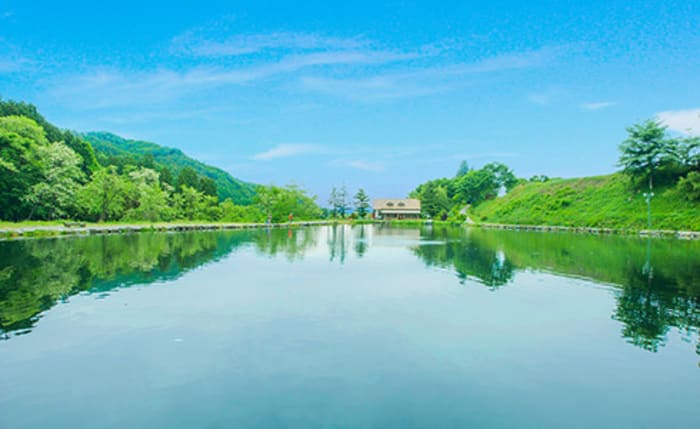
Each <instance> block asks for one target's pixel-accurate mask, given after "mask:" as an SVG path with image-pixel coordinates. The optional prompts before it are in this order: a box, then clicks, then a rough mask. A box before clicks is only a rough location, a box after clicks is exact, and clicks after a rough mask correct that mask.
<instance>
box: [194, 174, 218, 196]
mask: <svg viewBox="0 0 700 429" xmlns="http://www.w3.org/2000/svg"><path fill="white" fill-rule="evenodd" d="M198 189H199V190H200V191H202V193H204V195H209V196H211V197H215V196H216V182H214V180H213V179H210V178H209V177H206V176H202V177H201V178H200V180H199V187H198Z"/></svg>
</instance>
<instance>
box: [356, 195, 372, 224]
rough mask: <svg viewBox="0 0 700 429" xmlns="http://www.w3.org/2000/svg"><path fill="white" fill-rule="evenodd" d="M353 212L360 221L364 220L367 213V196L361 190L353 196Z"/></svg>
mask: <svg viewBox="0 0 700 429" xmlns="http://www.w3.org/2000/svg"><path fill="white" fill-rule="evenodd" d="M355 210H356V211H357V215H358V216H359V217H360V218H361V219H364V218H365V216H367V213H369V196H368V195H367V193H366V192H365V190H364V189H362V188H360V189H359V190H358V191H357V193H356V194H355Z"/></svg>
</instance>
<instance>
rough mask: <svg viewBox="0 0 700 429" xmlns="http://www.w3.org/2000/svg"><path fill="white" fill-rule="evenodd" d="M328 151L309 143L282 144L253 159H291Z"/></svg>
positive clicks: (256, 155) (258, 154)
mask: <svg viewBox="0 0 700 429" xmlns="http://www.w3.org/2000/svg"><path fill="white" fill-rule="evenodd" d="M326 152H327V149H326V148H325V147H324V146H322V145H317V144H308V143H282V144H279V145H277V146H275V147H273V148H271V149H268V150H266V151H264V152H260V153H256V154H255V155H253V159H254V160H256V161H269V160H272V159H277V158H289V157H293V156H300V155H311V154H321V153H326Z"/></svg>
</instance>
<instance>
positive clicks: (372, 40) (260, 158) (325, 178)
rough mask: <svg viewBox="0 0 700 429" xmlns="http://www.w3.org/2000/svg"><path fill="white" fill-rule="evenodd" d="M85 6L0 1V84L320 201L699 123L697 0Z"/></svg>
mask: <svg viewBox="0 0 700 429" xmlns="http://www.w3.org/2000/svg"><path fill="white" fill-rule="evenodd" d="M102 3H103V2H95V1H90V2H72V1H61V2H53V1H52V2H48V1H43V2H42V1H38V2H27V1H14V0H9V1H8V0H0V95H1V96H2V97H3V98H6V99H8V98H9V99H16V100H25V101H29V102H32V103H34V104H36V105H37V106H38V108H39V109H40V111H42V112H43V113H44V114H45V115H46V116H47V118H48V119H49V120H50V121H52V122H54V123H56V124H57V125H59V126H61V127H64V128H70V129H75V130H79V131H90V130H106V131H111V132H114V133H116V134H120V135H123V136H125V137H129V138H137V139H143V140H149V141H154V142H156V143H159V144H163V145H167V146H173V147H177V148H180V149H182V150H183V151H184V152H185V153H187V154H189V155H191V156H193V157H196V158H198V159H201V160H203V161H205V162H207V163H210V164H213V165H216V166H218V167H221V168H223V169H225V170H227V171H229V172H231V173H232V174H233V175H234V176H236V177H239V178H242V179H244V180H249V181H252V182H256V183H263V184H269V183H275V184H279V185H283V184H286V183H292V182H293V183H296V184H299V185H301V186H303V187H305V188H307V189H309V190H311V191H312V192H313V193H315V194H317V195H319V200H320V202H325V201H326V199H327V196H328V193H329V191H330V188H331V186H333V185H342V184H345V185H346V186H347V187H348V188H349V190H350V191H354V190H355V189H356V188H357V187H364V188H365V189H366V190H367V191H368V192H369V193H370V195H371V196H373V197H397V196H403V195H405V194H407V193H408V192H409V191H410V190H411V189H413V188H414V187H415V186H416V185H417V184H419V183H421V182H423V181H425V180H427V179H431V178H436V177H444V176H451V175H453V174H454V172H455V171H456V170H457V167H458V165H459V163H460V161H461V160H462V159H466V160H467V161H468V162H469V163H470V165H472V166H475V167H479V166H481V165H483V164H485V163H487V162H491V161H500V162H504V163H506V164H507V165H509V166H511V167H512V168H513V169H514V171H515V172H516V174H517V175H518V176H522V177H529V176H531V175H534V174H546V175H548V176H552V177H554V176H559V177H576V176H583V175H595V174H605V173H609V172H612V171H614V170H615V163H616V160H617V145H618V144H619V143H620V142H621V141H622V140H623V139H624V137H625V127H626V126H628V125H630V124H632V123H635V122H638V121H641V120H644V119H646V118H649V117H654V116H656V117H659V118H661V119H663V120H664V121H666V123H667V124H668V125H669V127H670V128H672V129H674V130H677V131H679V132H686V130H687V129H692V131H691V132H694V133H700V54H699V52H700V30H699V28H700V27H699V24H698V23H699V22H700V2H693V1H685V2H677V1H658V2H640V1H631V2H620V1H618V2H615V1H606V2H603V1H600V2H598V1H594V2H573V3H576V4H564V3H565V2H521V1H514V2H496V1H494V2H479V3H473V4H470V3H469V2H454V3H452V2H435V1H432V2H411V1H406V2H404V1H393V2H385V3H381V2H378V1H377V2H375V1H372V2H357V1H356V2H331V1H326V2H266V1H256V2H231V1H227V2H218V3H217V2H214V1H207V2H200V4H197V5H196V7H192V6H190V7H187V6H181V5H174V4H173V2H155V1H154V2H144V1H140V2H131V1H120V2H115V3H114V4H111V5H109V6H107V5H102ZM105 3H106V2H105Z"/></svg>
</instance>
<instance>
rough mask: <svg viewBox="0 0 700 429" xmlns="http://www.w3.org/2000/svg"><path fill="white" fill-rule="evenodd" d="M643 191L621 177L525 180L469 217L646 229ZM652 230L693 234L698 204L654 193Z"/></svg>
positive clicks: (699, 220) (669, 191) (666, 191)
mask: <svg viewBox="0 0 700 429" xmlns="http://www.w3.org/2000/svg"><path fill="white" fill-rule="evenodd" d="M642 193H643V191H641V190H638V189H636V188H634V187H633V186H631V184H630V181H629V179H628V178H627V177H626V176H624V175H622V174H620V173H616V174H611V175H607V176H597V177H584V178H579V179H552V180H549V181H547V182H544V183H541V182H527V183H523V184H520V185H518V186H516V187H515V188H513V189H512V190H511V191H510V192H509V193H508V194H506V195H504V196H502V197H499V198H496V199H493V200H490V201H486V202H484V203H482V204H480V205H479V206H477V207H475V208H474V209H473V210H472V211H471V213H470V217H471V218H472V219H473V220H474V221H476V222H487V223H506V224H521V225H562V226H589V227H599V228H623V229H645V228H646V226H647V209H646V202H645V199H644V196H643V195H642ZM652 226H653V228H654V229H670V230H694V231H698V230H700V203H697V202H690V201H687V200H686V199H685V198H683V195H681V194H680V193H679V192H678V191H677V190H676V189H675V188H674V187H666V188H659V189H656V190H655V196H654V198H653V200H652Z"/></svg>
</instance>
